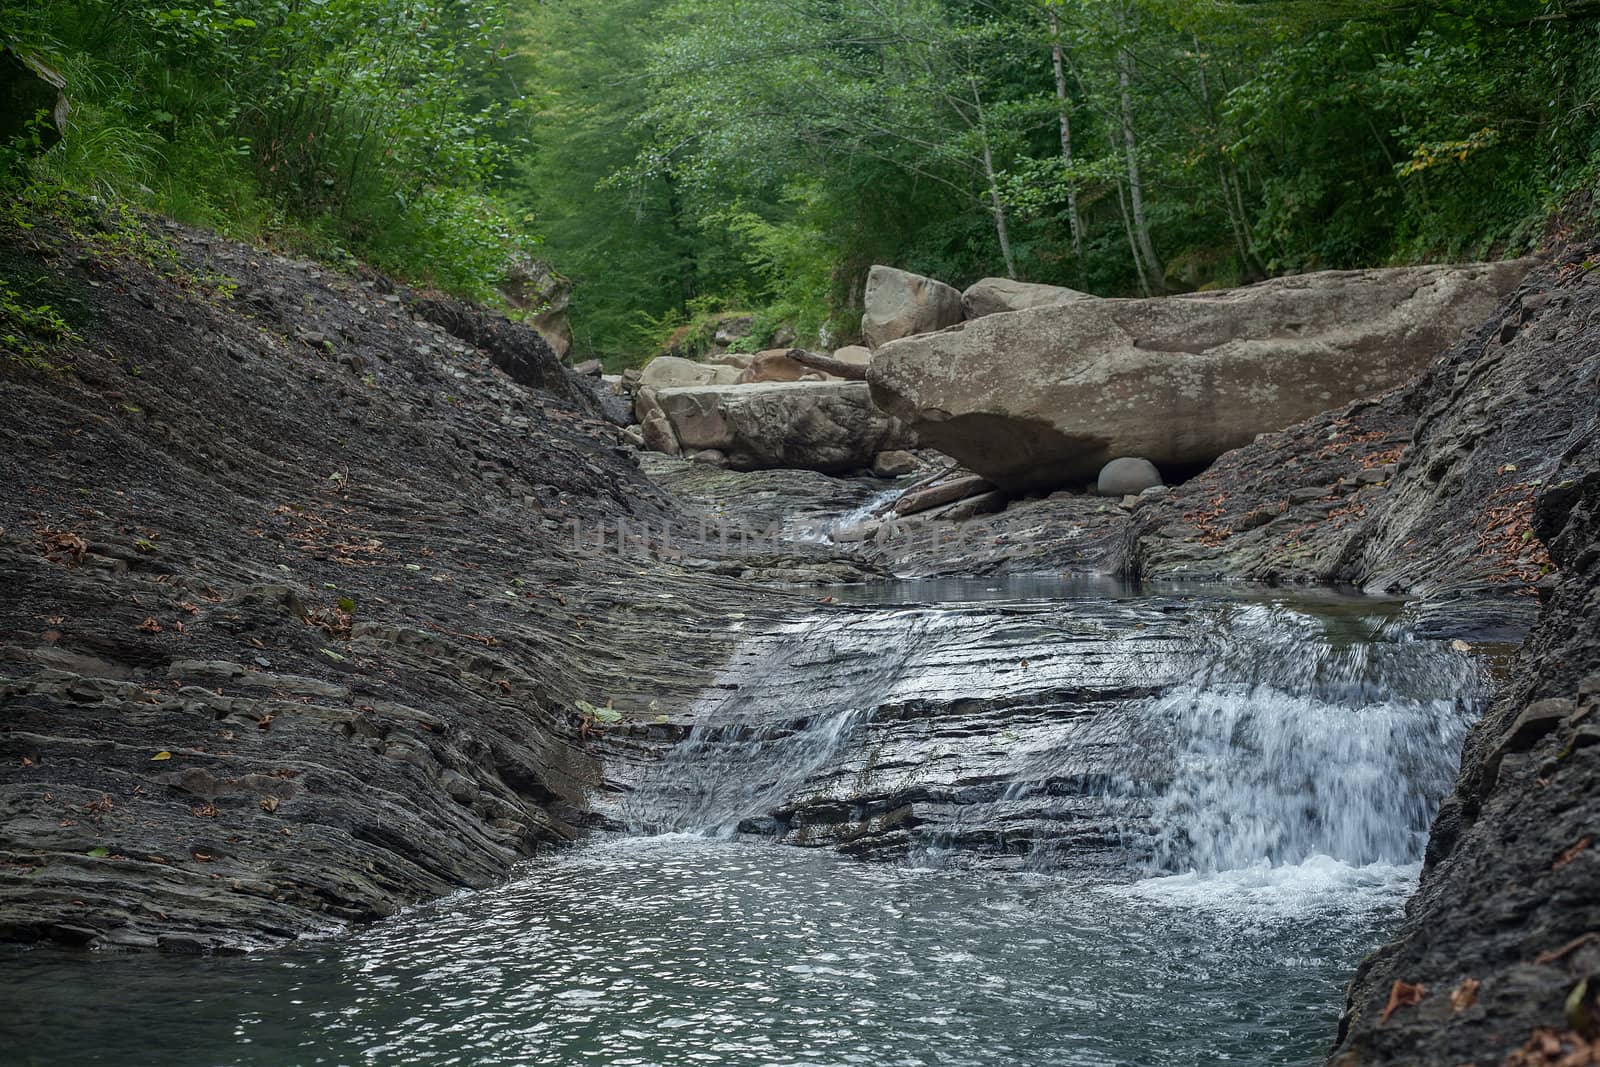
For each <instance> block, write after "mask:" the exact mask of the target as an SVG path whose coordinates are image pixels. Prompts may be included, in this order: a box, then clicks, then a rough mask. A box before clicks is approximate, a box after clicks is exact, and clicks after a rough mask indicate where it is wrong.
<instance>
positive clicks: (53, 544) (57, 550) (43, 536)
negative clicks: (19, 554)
mask: <svg viewBox="0 0 1600 1067" xmlns="http://www.w3.org/2000/svg"><path fill="white" fill-rule="evenodd" d="M39 540H40V542H41V543H43V545H44V558H45V559H48V560H52V561H54V562H58V563H61V562H70V563H82V562H83V557H84V555H85V554H86V553H87V552H88V551H89V542H87V541H85V540H84V539H83V538H81V537H79V536H78V535H77V534H75V533H70V532H68V531H66V530H52V529H50V528H49V527H45V528H44V529H43V530H40V531H39Z"/></svg>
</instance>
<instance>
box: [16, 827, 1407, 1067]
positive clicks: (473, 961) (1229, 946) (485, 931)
mask: <svg viewBox="0 0 1600 1067" xmlns="http://www.w3.org/2000/svg"><path fill="white" fill-rule="evenodd" d="M1412 875H1413V869H1412V868H1409V867H1382V866H1378V867H1366V868H1360V869H1354V868H1350V867H1347V866H1345V865H1343V864H1340V863H1337V862H1335V861H1332V860H1326V859H1320V860H1312V861H1308V862H1307V863H1305V864H1301V865H1298V866H1295V867H1290V868H1283V867H1279V868H1275V869H1266V868H1262V869H1258V870H1256V871H1253V872H1252V871H1235V872H1228V874H1227V876H1225V877H1206V878H1201V877H1192V876H1180V877H1174V878H1164V879H1152V880H1146V881H1143V882H1136V883H1132V884H1125V885H1120V886H1119V885H1085V884H1081V883H1074V882H1073V881H1072V880H1070V879H1059V878H1046V877H1039V876H1029V875H1012V876H1004V877H1001V876H993V875H987V876H979V875H975V874H971V873H966V872H953V871H934V870H917V869H908V868H897V867H892V866H883V865H871V864H862V863H856V862H853V861H850V860H847V859H842V858H840V857H838V856H836V855H833V854H831V853H826V852H820V851H812V850H802V849H795V848H786V847H782V846H775V845H766V844H760V843H749V842H728V841H713V840H707V839H703V838H691V837H685V836H669V837H656V838H616V839H607V840H598V841H594V842H591V843H590V844H588V845H586V846H584V847H583V848H581V849H579V850H578V851H576V852H574V853H571V854H568V855H565V856H562V857H559V858H555V859H551V860H548V861H543V862H540V863H537V864H534V865H533V866H531V867H530V868H528V869H527V870H526V871H525V872H524V874H523V877H521V878H519V879H518V880H517V881H515V882H514V883H512V884H510V885H508V886H506V887H504V888H502V889H499V890H495V891H492V892H487V893H481V894H476V895H470V896H469V895H464V896H461V897H458V898H455V899H452V900H449V901H445V902H442V903H440V904H437V905H434V906H431V907H428V908H423V909H419V910H417V911H414V912H412V913H409V914H407V915H404V916H401V917H400V918H398V919H395V920H392V921H390V922H387V923H384V924H381V925H380V926H377V927H375V928H371V929H368V930H365V931H362V932H360V933H357V934H356V935H354V936H353V937H350V938H348V939H346V940H342V941H337V942H331V943H324V944H320V945H315V946H307V947H303V948H301V949H298V950H294V951H290V952H285V953H280V954H276V955H267V956H262V957H259V958H244V959H217V960H206V961H195V960H173V959H159V958H149V957H127V958H107V959H102V960H97V961H95V962H94V963H93V965H92V966H91V967H89V968H87V969H85V968H75V967H74V968H63V967H62V966H60V961H59V960H58V959H57V958H55V957H54V956H53V955H51V954H46V953H32V954H28V955H24V956H21V957H13V958H10V959H7V960H5V961H4V962H3V963H0V990H3V991H4V992H5V995H6V999H7V1000H8V1002H9V1003H8V1004H7V1009H8V1010H7V1015H8V1016H9V1018H8V1019H7V1020H6V1021H5V1022H4V1023H0V1033H3V1034H4V1036H5V1037H6V1038H8V1039H9V1040H8V1041H7V1048H8V1059H9V1056H10V1051H11V1050H21V1059H20V1060H10V1062H21V1063H106V1064H113V1063H115V1064H138V1063H172V1064H177V1063H191V1064H366V1063H371V1064H397V1063H427V1064H581V1063H596V1064H601V1063H603V1064H715V1063H728V1064H874V1065H876V1064H1084V1065H1089V1064H1095V1065H1101V1064H1138V1065H1147V1064H1157V1063H1161V1064H1167V1063H1172V1064H1179V1063H1195V1064H1200V1063H1214V1062H1224V1061H1226V1062H1236V1063H1243V1064H1273V1063H1289V1064H1292V1063H1309V1062H1313V1061H1315V1060H1316V1059H1317V1058H1318V1055H1319V1053H1320V1052H1321V1051H1322V1050H1323V1049H1324V1048H1325V1046H1326V1044H1327V1042H1328V1041H1329V1039H1330V1037H1331V1033H1332V1026H1333V1022H1334V1019H1335V1018H1336V1010H1335V1006H1336V1004H1337V1002H1338V998H1339V991H1340V985H1341V983H1342V982H1343V981H1344V980H1345V978H1346V976H1347V975H1348V972H1349V969H1350V967H1351V966H1352V965H1353V964H1354V962H1355V961H1356V960H1357V959H1358V958H1359V957H1360V955H1361V954H1362V953H1363V952H1365V951H1366V950H1367V949H1368V948H1369V947H1370V946H1371V945H1372V944H1373V943H1374V942H1375V941H1376V940H1377V938H1378V936H1379V934H1380V931H1381V930H1382V929H1383V928H1384V927H1385V926H1387V925H1388V924H1389V923H1391V922H1392V921H1393V919H1394V918H1395V915H1396V913H1397V910H1398V907H1399V904H1400V901H1401V899H1402V896H1403V892H1404V888H1405V886H1406V884H1407V883H1408V881H1409V879H1410V878H1411V877H1412ZM24 990H25V994H24ZM24 996H25V1000H24V999H21V998H22V997H24ZM13 1042H14V1043H13Z"/></svg>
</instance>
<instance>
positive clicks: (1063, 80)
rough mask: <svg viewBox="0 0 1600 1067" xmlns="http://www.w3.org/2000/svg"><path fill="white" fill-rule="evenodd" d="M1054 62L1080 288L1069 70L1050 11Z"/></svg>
mask: <svg viewBox="0 0 1600 1067" xmlns="http://www.w3.org/2000/svg"><path fill="white" fill-rule="evenodd" d="M1050 58H1051V60H1052V62H1053V64H1054V66H1055V72H1056V106H1057V107H1058V108H1059V109H1060V111H1061V159H1062V162H1064V163H1065V164H1066V165H1067V171H1068V178H1067V224H1068V225H1069V226H1070V227H1071V229H1072V254H1073V256H1074V258H1076V260H1077V262H1078V284H1079V285H1080V286H1081V285H1082V284H1083V272H1084V263H1083V219H1082V217H1081V216H1080V215H1079V214H1078V186H1077V184H1076V183H1075V182H1074V181H1073V180H1072V178H1071V170H1072V109H1071V107H1070V103H1069V101H1068V99H1067V68H1066V63H1065V62H1064V61H1063V60H1064V57H1063V56H1062V53H1061V20H1060V18H1059V17H1058V16H1057V15H1056V10H1055V8H1051V9H1050Z"/></svg>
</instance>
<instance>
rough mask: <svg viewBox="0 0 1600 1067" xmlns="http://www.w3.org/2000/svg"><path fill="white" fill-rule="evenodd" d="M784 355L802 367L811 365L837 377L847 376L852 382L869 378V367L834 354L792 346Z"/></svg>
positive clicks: (814, 368) (813, 368)
mask: <svg viewBox="0 0 1600 1067" xmlns="http://www.w3.org/2000/svg"><path fill="white" fill-rule="evenodd" d="M784 355H786V356H788V357H789V358H790V359H792V360H794V361H795V362H796V363H798V364H800V365H801V366H802V367H810V368H811V369H812V370H819V371H822V373H824V374H831V375H833V376H834V377H835V378H845V379H847V380H849V381H852V382H864V381H866V380H867V368H865V367H863V366H860V365H859V364H855V363H846V362H845V361H844V360H842V359H834V358H833V357H832V356H825V355H823V354H822V353H821V352H810V351H807V350H806V349H804V348H791V349H789V351H787V352H785V353H784Z"/></svg>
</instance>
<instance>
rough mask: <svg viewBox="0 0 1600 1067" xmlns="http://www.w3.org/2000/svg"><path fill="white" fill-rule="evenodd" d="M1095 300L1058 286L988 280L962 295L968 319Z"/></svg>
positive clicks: (977, 283) (1001, 279)
mask: <svg viewBox="0 0 1600 1067" xmlns="http://www.w3.org/2000/svg"><path fill="white" fill-rule="evenodd" d="M1093 299H1094V298H1093V297H1092V296H1090V295H1089V294H1088V293H1080V292H1078V290H1076V289H1064V288H1062V287H1061V286H1059V285H1035V284H1033V283H1032V282H1016V281H1012V280H1011V279H1010V278H985V279H983V280H982V281H979V282H974V283H972V284H971V285H970V286H968V287H967V291H966V292H964V293H962V294H961V315H962V317H963V318H967V319H981V318H983V317H984V316H985V315H998V314H1000V313H1001V312H1005V311H1026V310H1027V309H1028V308H1042V307H1052V306H1054V305H1056V304H1070V303H1072V302H1073V301H1074V300H1093Z"/></svg>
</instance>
